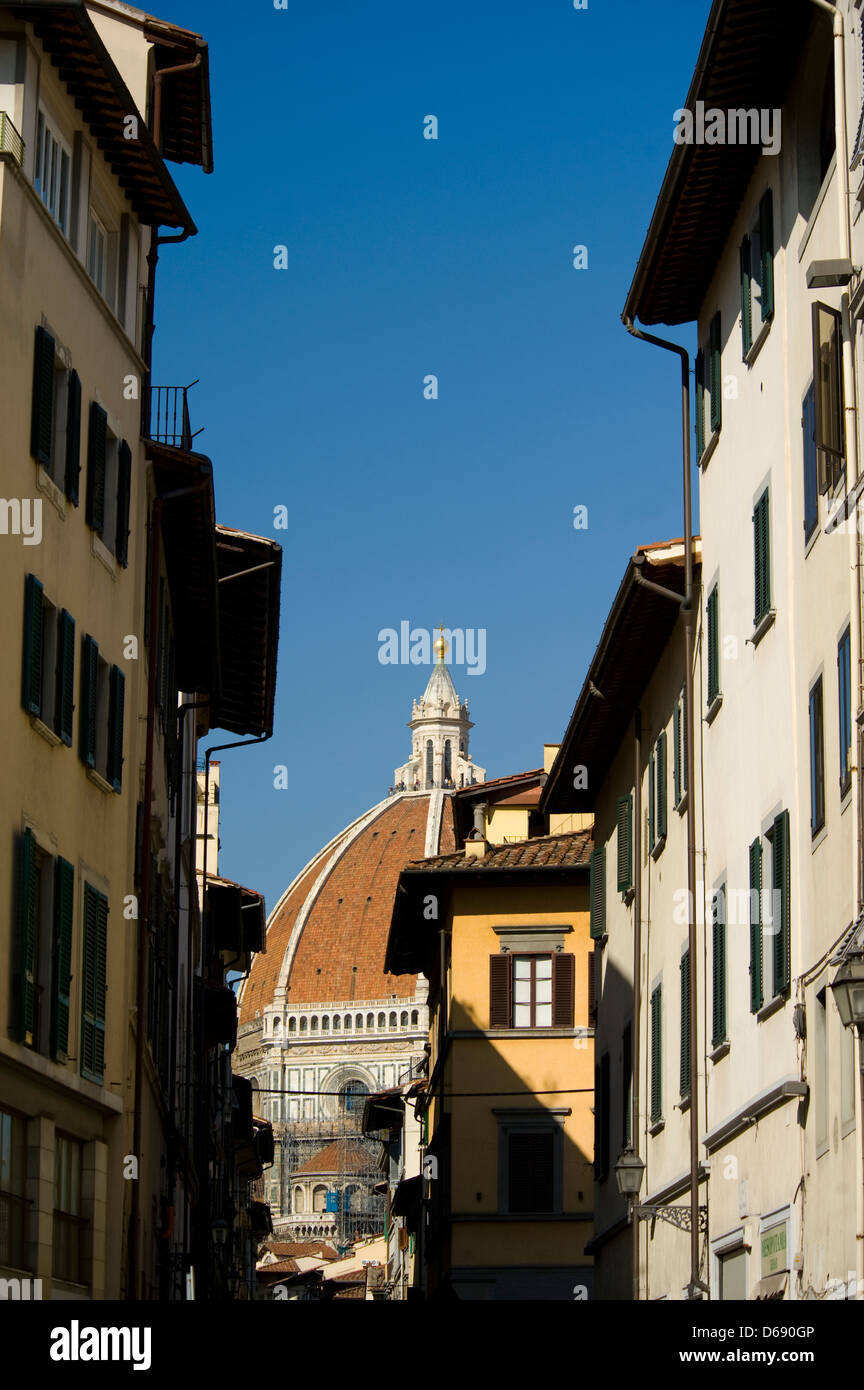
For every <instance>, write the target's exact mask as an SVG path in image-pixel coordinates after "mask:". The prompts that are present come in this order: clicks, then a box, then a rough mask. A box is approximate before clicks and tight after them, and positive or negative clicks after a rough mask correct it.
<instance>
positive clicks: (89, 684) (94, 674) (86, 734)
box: [79, 633, 99, 767]
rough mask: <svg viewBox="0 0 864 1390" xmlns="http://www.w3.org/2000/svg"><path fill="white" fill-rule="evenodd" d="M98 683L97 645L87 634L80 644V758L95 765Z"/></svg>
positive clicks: (88, 764) (88, 763) (89, 765)
mask: <svg viewBox="0 0 864 1390" xmlns="http://www.w3.org/2000/svg"><path fill="white" fill-rule="evenodd" d="M98 685H99V646H98V643H96V642H94V641H93V638H92V637H91V636H90V635H89V633H88V634H87V636H86V637H85V638H84V641H83V643H82V644H81V718H80V720H79V732H80V739H81V758H82V761H83V762H85V763H86V764H87V766H88V767H95V766H96V699H97V694H98Z"/></svg>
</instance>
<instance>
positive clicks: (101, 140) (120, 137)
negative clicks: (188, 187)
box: [13, 0, 209, 236]
mask: <svg viewBox="0 0 864 1390" xmlns="http://www.w3.org/2000/svg"><path fill="white" fill-rule="evenodd" d="M13 13H14V14H15V15H16V17H17V18H18V19H22V20H24V21H26V22H27V23H29V24H32V26H33V32H34V33H35V35H36V37H37V38H38V39H39V40H40V42H41V43H42V46H43V48H44V49H45V52H46V53H47V54H48V55H49V56H50V58H51V61H52V62H53V64H54V66H55V67H56V68H57V70H58V72H59V74H60V78H61V81H62V82H64V83H65V85H66V87H67V88H68V90H69V93H70V95H71V96H72V97H73V98H74V100H75V104H76V106H77V107H78V108H79V110H80V111H81V114H82V115H83V117H84V120H85V121H86V122H87V125H88V126H89V128H90V130H91V131H92V133H93V135H94V137H95V139H96V142H97V144H98V145H99V148H100V149H101V150H102V153H103V154H104V155H105V158H106V160H107V161H108V163H109V165H110V166H111V169H112V170H113V172H114V174H115V176H116V178H117V181H118V182H119V184H120V186H121V188H122V189H123V190H124V192H125V193H126V196H127V197H128V199H129V202H130V203H131V205H132V207H133V208H134V210H135V213H136V216H137V217H138V219H139V221H140V222H142V223H144V225H145V226H151V227H157V226H165V227H180V228H182V229H183V230H184V231H186V232H188V233H189V235H190V236H194V234H195V232H196V231H197V228H196V226H195V223H194V222H193V220H192V217H191V214H190V213H189V211H188V209H187V207H186V205H185V203H184V202H183V199H182V198H181V197H180V193H179V192H178V190H177V188H176V186H175V184H174V180H173V179H172V178H171V175H170V174H169V172H168V169H167V168H166V165H165V161H164V159H163V158H162V156H161V154H160V153H159V151H158V150H157V148H156V145H155V144H154V142H153V137H152V135H151V133H150V131H149V130H148V128H147V125H146V123H145V121H144V118H143V116H142V115H141V114H140V112H139V111H138V109H137V107H136V105H135V101H134V99H133V97H132V94H131V92H130V91H129V88H128V87H127V86H126V84H125V82H124V81H123V78H122V77H121V76H120V73H119V72H118V70H117V67H116V66H115V64H114V60H113V59H112V57H111V55H110V53H109V52H108V50H107V48H106V47H105V44H104V43H103V42H102V39H101V38H100V36H99V34H98V32H97V30H96V28H95V26H94V24H93V21H92V20H91V18H90V16H89V15H88V13H87V10H86V8H85V6H84V3H83V0H62V2H61V3H56V0H55V3H51V2H50V0H26V3H22V4H18V5H15V6H13ZM170 100H174V98H169V101H170ZM179 100H180V98H179V97H178V98H177V101H178V102H179ZM208 102H209V98H208ZM208 109H209V107H208ZM129 116H136V117H137V120H138V134H137V139H127V138H126V135H125V134H124V132H125V131H126V130H127V129H128V126H127V124H126V121H127V117H129ZM184 141H185V143H184ZM177 143H178V146H179V147H181V148H186V147H188V137H183V138H179V139H178V141H177Z"/></svg>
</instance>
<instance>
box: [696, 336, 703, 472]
mask: <svg viewBox="0 0 864 1390" xmlns="http://www.w3.org/2000/svg"><path fill="white" fill-rule="evenodd" d="M704 452H705V354H704V352H703V351H702V349H701V348H700V349H699V351H698V352H697V354H696V458H697V460H698V459H700V458H701V457H702V455H703V454H704Z"/></svg>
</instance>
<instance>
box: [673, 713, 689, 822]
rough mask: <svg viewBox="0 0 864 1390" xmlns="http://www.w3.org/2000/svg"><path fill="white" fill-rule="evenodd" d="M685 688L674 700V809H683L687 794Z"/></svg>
mask: <svg viewBox="0 0 864 1390" xmlns="http://www.w3.org/2000/svg"><path fill="white" fill-rule="evenodd" d="M686 700H687V689H686V687H684V689H682V691H681V694H680V695H679V696H678V699H677V700H676V701H675V713H674V717H673V729H672V737H673V742H674V747H673V779H672V780H673V784H674V787H673V790H674V796H675V803H674V804H675V809H676V811H678V810H683V808H684V798H685V796H686V795H687V713H686V710H687V705H686Z"/></svg>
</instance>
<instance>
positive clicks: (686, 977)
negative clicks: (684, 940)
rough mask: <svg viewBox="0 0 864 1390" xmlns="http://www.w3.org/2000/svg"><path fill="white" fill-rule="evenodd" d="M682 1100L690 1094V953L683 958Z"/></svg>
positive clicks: (680, 1080)
mask: <svg viewBox="0 0 864 1390" xmlns="http://www.w3.org/2000/svg"><path fill="white" fill-rule="evenodd" d="M678 1086H679V1090H680V1092H681V1096H682V1098H683V1097H684V1096H689V1094H690V951H689V949H688V950H686V951H685V952H684V954H683V956H682V957H681V1062H680V1075H679V1081H678Z"/></svg>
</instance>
